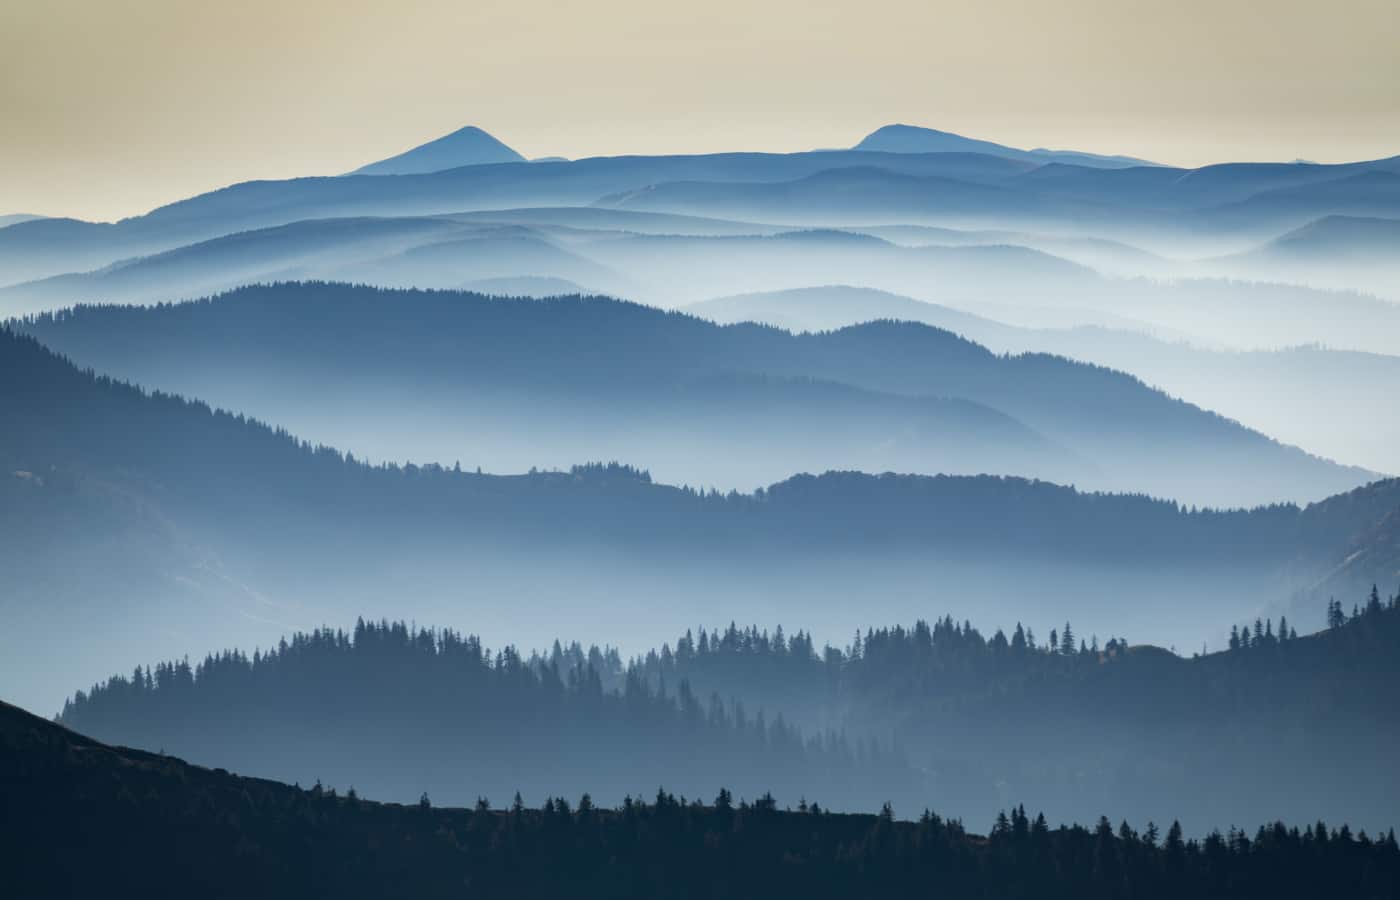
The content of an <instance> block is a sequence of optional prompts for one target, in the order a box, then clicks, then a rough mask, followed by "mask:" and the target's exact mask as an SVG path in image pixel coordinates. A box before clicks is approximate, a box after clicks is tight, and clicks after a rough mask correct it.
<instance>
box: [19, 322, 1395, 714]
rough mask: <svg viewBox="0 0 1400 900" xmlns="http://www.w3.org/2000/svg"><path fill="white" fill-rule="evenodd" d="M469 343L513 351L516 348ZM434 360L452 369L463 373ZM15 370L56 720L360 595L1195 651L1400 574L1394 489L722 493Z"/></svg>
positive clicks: (541, 619)
mask: <svg viewBox="0 0 1400 900" xmlns="http://www.w3.org/2000/svg"><path fill="white" fill-rule="evenodd" d="M446 297H447V299H449V300H453V299H456V298H453V297H452V296H451V295H446ZM502 302H508V301H502ZM516 305H517V306H519V307H520V308H521V309H525V310H532V311H535V312H538V311H539V310H536V309H535V307H534V306H533V304H519V303H518V302H517V303H516ZM176 309H177V310H179V309H182V308H180V307H176ZM601 309H602V310H604V311H610V312H613V313H623V312H625V310H617V309H615V308H613V307H608V306H604V307H601ZM190 311H191V310H188V309H184V312H190ZM677 318H678V321H680V322H682V323H683V324H684V323H686V322H687V320H685V319H683V318H679V317H677ZM686 327H688V328H698V327H699V326H698V323H697V324H696V325H687V326H686ZM258 333H259V334H260V335H262V336H271V335H274V334H275V333H276V332H275V331H274V330H268V329H267V328H266V327H265V324H260V325H259V326H258ZM382 334H384V335H385V336H388V337H390V338H391V339H392V334H393V332H392V331H391V330H385V331H383V332H382ZM739 334H741V335H742V334H753V332H746V331H744V330H740V331H739ZM760 334H761V333H760ZM480 337H481V340H482V341H483V343H484V345H486V346H493V345H495V346H498V351H499V353H498V356H497V360H503V359H509V358H511V357H512V356H514V355H515V353H516V348H514V347H511V346H508V345H500V344H499V341H498V336H497V335H494V334H492V333H491V332H490V331H489V330H488V331H484V332H483V333H482V334H481V336H480ZM228 338H229V340H230V342H231V343H232V344H233V345H236V344H237V343H238V340H237V337H236V335H234V334H229V335H228ZM298 340H299V339H298ZM111 344H112V345H116V344H117V340H116V339H115V336H114V340H113V341H112V342H111ZM298 346H301V347H303V348H305V349H310V348H311V347H310V345H307V344H305V343H302V342H300V341H299V343H298ZM415 346H416V345H415ZM949 346H950V347H951V348H957V347H959V346H961V345H959V344H956V343H953V344H950V345H949ZM212 349H213V348H212V347H208V346H206V347H203V348H201V349H200V351H198V352H203V353H205V355H206V356H208V355H210V353H211V352H212ZM269 349H272V348H269ZM444 349H445V351H446V353H445V354H444V355H443V356H442V357H440V358H439V359H440V361H441V362H444V363H446V362H447V361H449V360H452V359H457V360H460V356H459V353H458V348H457V347H455V346H453V345H448V346H447V347H446V348H444ZM915 349H916V350H917V349H918V348H915ZM924 349H925V350H926V347H925V348H924ZM673 350H674V348H672V347H667V346H655V347H653V350H652V352H655V353H657V354H660V355H662V356H673V355H674V353H673ZM382 351H383V348H382V347H381V348H379V350H378V351H376V352H382ZM593 352H596V353H597V354H599V355H600V356H603V357H606V356H608V355H610V354H611V353H612V352H613V351H612V349H611V348H608V347H596V348H594V350H593ZM923 352H924V350H919V351H918V353H919V355H922V354H923ZM963 352H965V353H967V354H969V355H971V356H973V357H974V358H975V357H976V356H977V355H978V354H980V353H982V352H983V351H980V350H979V349H978V348H975V347H974V346H973V345H967V347H966V348H965V349H964V351H963ZM363 358H365V359H367V358H369V357H368V356H365V357H363ZM265 359H266V360H268V361H271V360H273V359H275V356H268V357H265ZM168 361H170V360H168V359H167V362H168ZM208 361H209V362H211V363H213V362H214V360H213V359H209V360H208ZM562 361H563V362H564V363H565V366H564V369H567V368H568V363H567V360H562ZM637 361H638V359H637V357H635V356H634V357H632V358H630V359H626V360H622V362H623V363H624V364H625V365H628V366H630V365H631V364H633V363H635V362H637ZM524 362H525V361H523V360H521V361H518V362H517V364H523V363H524ZM561 371H562V370H561ZM0 376H3V377H0V416H3V418H4V421H6V422H7V424H8V425H9V426H10V427H8V428H6V429H5V430H3V431H0V473H4V474H3V477H0V565H2V566H3V567H4V569H5V571H6V573H7V576H6V577H7V590H6V593H5V594H4V596H3V598H0V613H3V615H4V616H5V618H6V621H7V623H8V624H9V627H7V628H6V629H5V630H4V631H3V633H0V676H3V679H2V680H3V681H4V682H5V683H7V684H11V685H15V686H17V687H16V688H14V691H15V692H16V693H14V694H12V696H15V697H16V698H17V699H20V700H21V701H23V702H25V703H27V704H31V705H37V706H40V707H43V706H50V707H53V706H55V705H56V704H57V703H58V702H59V701H60V699H61V697H62V695H63V694H62V692H63V691H66V690H68V689H70V688H71V685H72V683H73V680H74V679H77V681H78V683H90V682H91V681H94V680H96V679H97V678H99V677H104V676H105V675H106V674H108V673H110V672H112V671H119V670H123V669H125V668H127V667H128V666H129V665H130V664H131V661H132V660H133V659H151V658H170V657H178V656H180V655H181V654H185V653H195V654H199V653H203V652H205V651H207V650H208V649H209V648H211V647H215V646H226V645H228V644H233V645H236V646H242V647H258V646H271V645H272V644H273V643H275V642H276V640H277V639H278V638H279V636H280V635H281V634H284V633H286V632H287V631H289V630H295V629H302V630H310V629H312V628H315V627H317V626H319V625H322V624H327V623H336V622H343V623H346V624H348V623H349V621H351V620H353V618H354V616H356V615H360V614H363V613H364V612H365V611H367V610H368V611H372V612H379V613H380V614H384V615H393V616H396V617H401V618H403V619H406V620H412V619H416V620H418V621H425V622H426V621H435V622H440V623H442V624H443V625H446V626H451V627H464V626H466V625H467V624H470V627H471V628H472V629H473V630H475V631H477V632H479V633H480V634H482V636H483V637H484V638H486V639H488V640H491V641H493V642H497V641H501V640H502V638H503V637H506V636H508V640H510V641H516V642H523V643H526V644H534V645H536V646H539V645H543V644H544V643H547V642H548V641H550V640H552V639H553V638H554V637H555V636H557V635H559V634H561V633H563V634H572V635H575V636H577V637H578V638H579V639H580V640H584V641H595V642H599V643H602V642H618V643H620V644H621V645H622V646H624V647H628V646H631V647H637V646H646V645H650V644H654V643H655V642H656V641H657V640H659V639H661V638H662V637H663V636H665V635H667V634H670V633H672V631H673V629H674V627H675V622H676V621H677V616H678V615H680V614H681V611H683V610H691V611H693V610H694V609H697V608H704V609H706V610H708V611H709V613H710V614H711V615H712V616H714V617H715V618H716V619H720V620H725V619H729V618H744V619H750V618H753V617H761V618H763V619H766V620H768V621H782V620H787V621H793V620H794V619H796V618H799V617H798V616H796V615H794V611H795V610H799V609H800V610H801V616H800V618H801V619H802V620H803V621H804V622H805V623H806V624H807V625H808V627H811V628H812V629H813V630H814V632H815V633H816V634H818V635H820V636H844V635H846V634H849V633H850V631H851V630H852V629H853V628H854V627H857V626H858V625H860V624H862V623H866V621H867V619H868V618H870V617H876V618H878V619H881V620H885V621H890V620H896V621H897V620H901V619H902V620H906V621H908V620H912V619H913V618H916V617H918V616H919V615H921V614H923V612H924V611H926V610H927V608H928V604H929V602H930V600H931V599H932V600H934V601H936V602H937V605H938V607H939V608H942V609H948V610H950V611H951V612H953V613H954V614H956V615H958V616H960V617H962V616H970V615H974V614H975V615H977V616H978V617H979V618H980V617H995V618H997V619H1001V620H1016V619H1020V620H1022V621H1025V622H1028V623H1032V624H1034V625H1035V626H1036V627H1037V629H1038V630H1040V631H1042V633H1044V632H1047V631H1048V630H1049V627H1050V624H1051V623H1054V622H1056V621H1061V620H1062V619H1063V618H1064V617H1065V616H1071V617H1073V618H1075V619H1077V620H1078V619H1090V620H1093V621H1095V622H1096V623H1098V624H1099V625H1100V627H1102V628H1103V629H1104V630H1105V631H1106V632H1108V633H1120V634H1121V633H1125V632H1126V633H1151V634H1154V635H1157V636H1159V639H1161V640H1163V641H1169V642H1173V643H1179V644H1181V645H1182V646H1193V645H1196V644H1198V643H1199V642H1200V641H1201V640H1203V639H1208V638H1210V637H1211V636H1212V633H1213V630H1212V627H1211V626H1210V625H1203V624H1202V623H1203V622H1205V623H1209V622H1221V621H1229V620H1231V619H1237V617H1239V616H1245V615H1250V614H1252V613H1255V612H1256V611H1259V610H1263V609H1265V608H1266V607H1269V606H1273V605H1279V604H1284V605H1287V604H1288V603H1289V602H1290V600H1289V598H1291V597H1293V596H1295V594H1296V596H1297V597H1298V601H1299V602H1301V603H1306V604H1308V605H1309V606H1313V605H1315V603H1316V602H1317V595H1318V594H1319V593H1321V594H1323V595H1324V596H1325V595H1326V594H1327V593H1336V594H1341V595H1345V594H1347V593H1355V592H1356V591H1357V590H1358V588H1357V586H1358V585H1359V584H1362V583H1364V584H1366V585H1368V586H1369V584H1370V583H1371V582H1372V581H1377V580H1379V581H1383V582H1386V583H1389V582H1390V581H1392V580H1393V579H1394V578H1396V577H1397V576H1400V568H1397V562H1396V560H1397V555H1396V554H1397V553H1400V547H1397V546H1396V545H1395V542H1394V525H1393V523H1394V521H1395V519H1396V510H1397V507H1400V500H1397V498H1396V490H1397V482H1394V481H1389V482H1378V483H1376V484H1374V485H1371V486H1368V487H1366V488H1362V489H1359V490H1357V491H1353V492H1349V493H1347V494H1343V495H1340V496H1338V497H1335V498H1329V499H1328V500H1327V501H1324V502H1322V503H1318V504H1313V505H1310V506H1308V507H1305V508H1299V507H1296V506H1292V505H1273V506H1268V507H1261V508H1258V509H1254V510H1251V511H1230V512H1210V511H1198V510H1191V509H1189V508H1185V507H1181V506H1179V505H1177V504H1174V503H1170V502H1165V501H1159V500H1152V499H1149V498H1147V497H1143V496H1141V495H1113V494H1089V493H1083V492H1080V491H1076V490H1074V489H1072V488H1067V487H1059V486H1056V485H1052V484H1048V483H1045V482H1036V481H1030V480H1026V479H1022V478H1001V477H990V476H982V477H948V476H938V477H921V476H898V475H865V474H860V473H852V472H846V473H839V472H832V473H826V474H823V475H819V476H812V475H804V476H797V477H793V478H790V479H787V480H785V481H783V482H780V483H777V484H774V485H771V486H769V487H768V488H766V489H764V490H761V491H756V492H753V493H749V494H740V493H729V494H723V493H718V492H713V491H697V490H694V489H682V488H678V487H671V486H667V485H663V484H658V483H655V482H654V481H653V480H652V479H651V478H650V477H649V476H647V475H646V474H645V473H644V472H639V471H637V470H635V469H629V468H626V467H617V466H584V467H575V468H571V469H569V470H564V471H543V472H532V473H530V474H525V475H519V476H494V475H486V474H478V473H474V472H472V471H471V465H470V458H469V457H467V459H468V465H467V466H466V467H465V468H464V469H462V470H459V469H458V468H457V467H456V466H446V467H444V466H438V465H435V464H430V465H375V466H370V465H367V464H365V463H362V462H360V461H358V460H356V459H354V458H353V457H351V456H349V455H347V454H342V453H341V452H338V451H335V450H332V449H329V448H325V447H317V446H314V445H312V444H309V443H303V442H300V441H298V440H297V439H295V438H293V437H291V436H290V435H288V434H287V433H286V432H284V431H276V430H273V429H271V428H268V427H266V426H263V425H261V424H259V423H257V422H255V421H251V420H248V419H246V418H244V417H242V416H237V415H233V414H229V413H222V412H215V411H213V410H211V409H210V408H209V407H207V406H204V405H203V404H199V403H192V402H188V401H184V400H181V399H179V398H175V397H170V396H168V395H150V394H146V393H143V392H141V391H139V390H137V389H135V388H132V387H129V386H125V385H122V384H119V383H116V382H113V381H110V380H108V379H105V378H101V377H99V376H96V375H94V374H92V373H90V372H88V373H85V372H83V371H80V370H79V369H77V368H75V367H74V366H73V365H72V364H70V363H68V362H67V361H65V360H64V359H62V358H60V357H57V356H54V355H53V354H52V353H51V352H49V351H47V350H45V349H44V348H43V347H41V346H40V345H39V344H37V343H35V342H34V341H32V340H31V339H28V338H24V337H21V336H18V335H14V334H12V333H10V332H4V334H3V340H2V341H0ZM538 376H539V377H540V378H541V379H547V378H549V377H551V376H550V373H548V372H541V373H538ZM641 377H642V378H643V379H645V378H646V377H647V376H645V375H642V376H641ZM420 384H421V382H420ZM388 389H389V390H391V391H393V393H394V395H395V396H396V397H397V399H398V401H399V402H400V403H401V404H405V405H407V404H411V403H412V402H413V398H414V395H413V393H411V392H406V391H401V390H395V389H393V387H392V383H390V384H389V388H388ZM360 399H361V400H363V399H364V397H363V396H361V398H360ZM568 414H569V408H568V407H561V409H560V410H559V415H561V416H566V415H568ZM375 424H376V426H377V427H380V428H384V427H386V426H385V425H384V423H383V422H377V423H375ZM463 450H464V454H463V455H464V456H466V453H467V452H469V451H470V447H469V446H468V445H463ZM1387 523H1389V524H1387ZM1008 559H1010V560H1015V565H1008V564H1007V560H1008ZM872 585H878V592H874V593H872ZM855 597H860V598H862V600H861V602H860V603H859V604H857V605H854V606H853V603H852V600H853V598H855ZM1128 597H1131V598H1132V600H1131V602H1129V601H1127V600H1125V598H1128ZM857 606H858V607H859V609H858V610H857ZM521 609H532V610H534V611H535V612H536V613H538V616H536V617H535V618H534V619H533V620H532V621H533V622H534V624H529V623H526V624H523V625H522V623H521V620H520V617H519V612H520V610H521ZM1288 612H1289V614H1290V615H1293V610H1292V609H1291V608H1290V609H1289V610H1288ZM691 614H692V613H686V615H687V616H688V615H691ZM74 621H82V622H84V623H85V626H84V627H83V628H81V629H72V628H69V627H66V626H65V625H64V623H71V622H74ZM60 675H61V676H62V677H60Z"/></svg>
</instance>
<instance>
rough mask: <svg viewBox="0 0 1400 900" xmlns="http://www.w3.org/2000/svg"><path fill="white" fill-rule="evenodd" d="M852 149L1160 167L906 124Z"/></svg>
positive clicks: (884, 129) (883, 129)
mask: <svg viewBox="0 0 1400 900" xmlns="http://www.w3.org/2000/svg"><path fill="white" fill-rule="evenodd" d="M852 149H854V150H871V151H877V152H882V153H984V154H987V155H989V156H1002V157H1007V158H1010V159H1020V160H1026V161H1028V162H1040V163H1049V162H1064V163H1069V164H1071V165H1078V166H1092V167H1094V168H1126V167H1129V166H1155V165H1158V163H1154V162H1149V161H1148V160H1145V159H1136V158H1134V157H1131V156H1103V155H1101V154H1098V153H1085V152H1083V151H1080V150H1048V149H1046V148H1044V147H1038V148H1036V149H1034V150H1020V149H1017V148H1016V147H1008V146H1006V145H1005V144H997V143H994V142H992V141H983V140H978V139H977V138H970V137H964V136H962V135H960V134H955V133H953V132H951V131H939V130H938V129H936V128H924V127H923V126H920V125H905V124H903V123H895V124H893V125H885V126H882V127H880V128H877V129H875V130H874V131H872V132H870V134H868V135H866V136H865V137H864V138H863V139H862V140H861V142H860V143H858V144H856V145H855V147H853V148H852Z"/></svg>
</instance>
